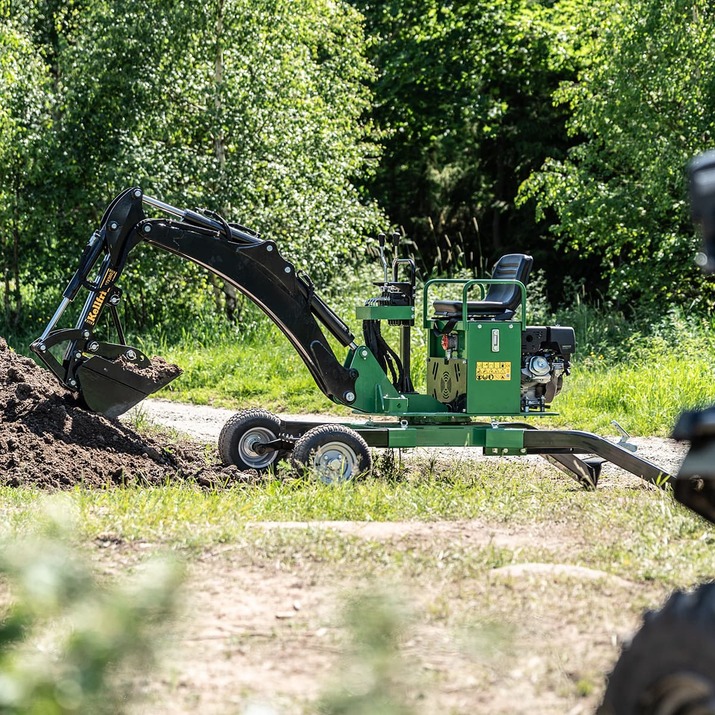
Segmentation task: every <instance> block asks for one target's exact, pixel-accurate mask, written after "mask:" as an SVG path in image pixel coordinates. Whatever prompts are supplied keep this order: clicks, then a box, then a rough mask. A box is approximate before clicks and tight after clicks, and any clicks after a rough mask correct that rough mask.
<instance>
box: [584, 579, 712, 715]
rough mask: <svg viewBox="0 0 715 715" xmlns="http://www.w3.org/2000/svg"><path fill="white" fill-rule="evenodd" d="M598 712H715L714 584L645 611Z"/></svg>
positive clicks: (612, 714) (704, 714) (678, 594)
mask: <svg viewBox="0 0 715 715" xmlns="http://www.w3.org/2000/svg"><path fill="white" fill-rule="evenodd" d="M598 715H715V583H706V584H702V585H701V586H699V587H698V588H697V589H696V590H695V591H693V592H690V593H684V592H682V591H678V592H676V593H674V594H673V595H672V596H671V597H670V598H669V599H668V601H667V602H666V604H665V606H663V608H662V609H661V610H660V611H658V612H655V613H654V612H649V613H647V614H646V615H645V617H644V619H643V626H642V627H641V629H640V631H638V632H637V633H636V634H635V636H634V637H633V640H632V641H631V643H630V645H628V646H626V647H624V649H623V651H622V653H621V656H620V658H619V659H618V662H617V663H616V665H615V667H614V668H613V672H612V673H611V675H610V676H609V678H608V683H607V687H606V694H605V695H604V698H603V703H602V705H601V707H600V708H599V710H598Z"/></svg>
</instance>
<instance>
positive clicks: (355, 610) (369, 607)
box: [318, 593, 415, 715]
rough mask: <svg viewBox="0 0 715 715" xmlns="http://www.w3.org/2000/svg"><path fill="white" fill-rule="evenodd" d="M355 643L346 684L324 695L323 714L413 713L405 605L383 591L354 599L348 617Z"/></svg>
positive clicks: (347, 664)
mask: <svg viewBox="0 0 715 715" xmlns="http://www.w3.org/2000/svg"><path fill="white" fill-rule="evenodd" d="M345 621H346V625H347V626H348V628H349V630H350V633H351V636H352V641H353V643H352V648H351V649H348V650H347V652H346V656H345V658H344V661H345V662H344V667H343V668H341V669H340V683H339V685H338V686H337V687H335V688H333V689H331V690H328V691H327V692H326V693H325V695H324V696H323V698H322V700H321V702H320V704H319V707H318V711H319V712H320V713H321V715H413V714H414V712H415V711H414V710H413V708H412V707H411V706H409V705H408V704H407V703H406V700H408V698H406V697H405V693H406V692H409V689H408V688H407V684H406V682H405V678H406V667H405V664H404V662H403V660H402V658H401V655H400V650H399V643H400V639H401V636H402V634H403V631H404V629H405V627H406V625H407V618H406V614H405V611H404V608H401V607H400V606H399V604H398V603H396V602H395V600H394V599H393V598H390V597H389V596H387V595H385V594H383V593H370V594H362V595H359V596H358V597H356V598H355V599H354V600H352V601H351V602H350V603H349V604H348V607H347V609H346V617H345Z"/></svg>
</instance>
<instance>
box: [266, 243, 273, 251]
mask: <svg viewBox="0 0 715 715" xmlns="http://www.w3.org/2000/svg"><path fill="white" fill-rule="evenodd" d="M272 250H273V246H271V244H270V243H269V244H268V245H267V246H266V251H272Z"/></svg>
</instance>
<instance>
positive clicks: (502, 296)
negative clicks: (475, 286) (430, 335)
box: [432, 253, 534, 320]
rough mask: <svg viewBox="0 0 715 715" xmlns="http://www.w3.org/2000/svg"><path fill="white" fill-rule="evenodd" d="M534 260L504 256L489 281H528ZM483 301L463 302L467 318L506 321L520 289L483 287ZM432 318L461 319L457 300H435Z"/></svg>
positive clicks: (502, 285) (520, 255) (518, 300)
mask: <svg viewBox="0 0 715 715" xmlns="http://www.w3.org/2000/svg"><path fill="white" fill-rule="evenodd" d="M533 263H534V259H533V258H532V257H531V256H527V255H526V254H524V253H507V254H506V255H505V256H502V257H501V258H500V259H499V260H498V261H497V262H496V264H495V265H494V270H493V271H492V278H499V279H503V280H510V281H520V282H521V283H523V284H524V285H526V282H527V281H528V280H529V273H531V266H532V265H533ZM486 287H487V293H486V295H485V296H484V300H470V301H467V318H468V319H469V318H471V319H473V320H475V319H481V318H483V319H491V318H494V319H496V320H510V319H511V318H513V317H514V313H515V312H516V309H517V308H518V307H519V305H520V304H521V288H519V286H518V285H516V284H509V283H497V284H496V285H487V286H486ZM432 307H433V308H434V313H435V315H434V317H435V318H440V319H445V318H446V319H448V320H454V319H456V320H461V319H462V301H461V300H436V301H434V303H433V304H432Z"/></svg>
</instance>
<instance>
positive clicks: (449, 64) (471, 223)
mask: <svg viewBox="0 0 715 715" xmlns="http://www.w3.org/2000/svg"><path fill="white" fill-rule="evenodd" d="M355 4H356V5H357V6H358V7H359V8H360V9H361V10H362V11H363V12H364V13H365V15H366V18H367V23H368V32H369V34H370V35H371V36H372V38H373V44H372V45H371V56H372V58H373V59H374V62H375V63H376V65H377V67H378V71H379V77H378V80H377V82H376V85H375V93H376V109H375V117H376V121H377V122H378V124H379V126H380V127H381V128H382V129H383V131H384V132H385V134H386V139H385V157H384V160H383V163H382V165H381V167H380V169H379V170H378V172H377V173H376V177H375V180H374V182H372V183H371V184H370V189H371V191H372V192H373V195H374V196H376V197H377V198H378V200H379V201H380V202H381V204H382V205H383V206H384V207H385V209H386V210H387V212H388V214H389V215H390V216H391V217H392V219H393V220H394V221H395V222H396V223H397V224H399V225H401V226H403V227H404V228H405V230H406V231H407V233H408V234H409V235H410V236H411V237H413V238H414V240H415V242H416V243H417V245H418V248H419V251H420V252H421V253H422V254H423V256H424V258H425V264H426V265H425V268H426V270H427V271H430V270H432V269H433V266H435V269H436V270H440V268H441V269H444V268H445V266H446V265H447V264H449V263H450V262H451V263H452V264H453V265H454V264H456V263H458V262H459V261H460V260H463V259H460V258H459V255H458V254H459V249H458V247H459V246H462V247H463V248H464V250H466V251H467V253H468V254H469V255H468V256H467V258H466V263H467V264H469V265H471V266H475V265H478V264H479V263H485V262H487V261H488V260H489V259H493V258H494V257H496V256H498V255H500V254H501V253H503V252H505V251H507V250H509V249H513V248H517V249H520V250H526V251H529V250H535V249H536V250H537V251H538V250H539V249H540V248H542V244H541V242H540V235H541V234H542V233H543V232H545V229H544V227H543V226H540V225H538V224H537V223H536V222H535V221H534V214H533V211H532V210H531V209H529V208H526V207H516V206H515V205H514V198H515V196H516V194H517V190H518V187H519V185H520V183H521V182H522V181H523V180H524V179H526V178H527V177H528V176H529V174H530V172H531V171H532V170H534V169H536V168H538V167H539V166H540V165H541V164H542V162H543V160H544V158H545V157H547V156H563V155H565V151H566V149H567V147H568V143H569V140H568V138H567V137H566V133H565V130H564V126H565V122H566V118H567V115H568V112H567V109H566V108H565V107H563V106H561V107H554V106H553V104H552V101H551V95H552V93H553V92H554V91H555V89H556V88H557V87H558V86H559V83H560V82H561V81H563V80H566V79H569V78H571V77H573V76H575V68H576V66H577V64H578V61H579V60H578V56H577V54H576V52H575V51H574V42H575V40H574V39H573V38H571V36H570V33H571V31H572V28H573V22H572V15H573V13H574V12H576V11H577V9H578V8H580V7H581V6H583V5H584V3H581V2H575V1H572V2H568V3H567V2H560V3H559V2H556V3H553V2H527V1H526V0H497V1H496V2H494V1H493V0H490V2H486V1H479V2H474V1H473V0H469V1H467V0H459V1H458V2H451V3H446V4H445V3H440V2H436V0H408V1H407V2H387V3H373V2H370V0H356V2H355ZM567 5H568V7H566V8H565V6H567ZM450 246H451V247H452V248H450ZM450 251H451V261H449V260H445V259H444V257H445V256H447V254H448V253H450ZM552 253H553V252H552ZM440 256H441V257H442V260H440ZM435 264H436V265H435Z"/></svg>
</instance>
